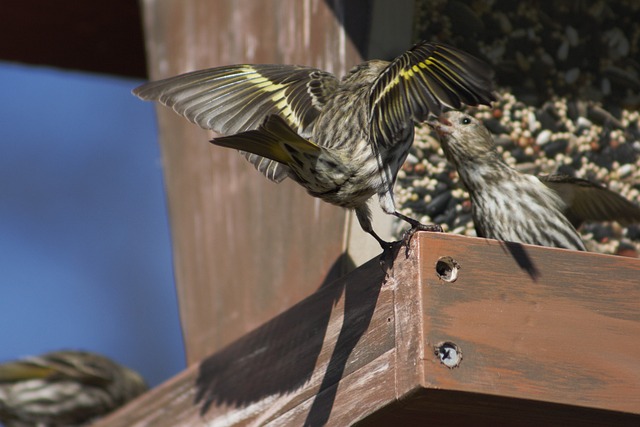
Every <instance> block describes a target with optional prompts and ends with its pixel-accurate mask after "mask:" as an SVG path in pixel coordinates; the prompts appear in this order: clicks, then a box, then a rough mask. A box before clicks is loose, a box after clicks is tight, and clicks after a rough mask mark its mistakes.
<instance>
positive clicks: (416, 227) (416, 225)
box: [401, 220, 443, 257]
mask: <svg viewBox="0 0 640 427" xmlns="http://www.w3.org/2000/svg"><path fill="white" fill-rule="evenodd" d="M407 222H408V223H409V224H411V228H409V229H408V230H407V231H405V232H404V234H403V235H402V240H401V242H402V244H403V245H405V248H406V249H405V256H406V257H409V255H410V254H411V239H412V238H413V235H414V234H416V232H417V231H430V232H435V233H442V231H443V230H442V227H440V225H438V224H422V223H421V222H418V221H416V220H411V221H407Z"/></svg>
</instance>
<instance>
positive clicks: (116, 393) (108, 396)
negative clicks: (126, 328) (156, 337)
mask: <svg viewBox="0 0 640 427" xmlns="http://www.w3.org/2000/svg"><path fill="white" fill-rule="evenodd" d="M146 390H147V385H146V384H145V382H144V380H143V379H142V377H141V376H140V375H139V374H137V373H136V372H134V371H132V370H131V369H128V368H126V367H124V366H122V365H119V364H117V363H115V362H113V361H111V360H109V359H107V358H106V357H104V356H101V355H98V354H95V353H88V352H81V351H56V352H52V353H47V354H44V355H42V356H36V357H28V358H25V359H22V360H16V361H13V362H8V363H4V364H2V365H0V422H2V423H3V424H4V425H5V426H6V427H12V426H73V425H82V424H84V423H87V422H89V421H91V420H93V419H95V418H96V417H99V416H102V415H105V414H107V413H109V412H111V411H113V410H114V409H116V408H118V407H120V406H122V405H124V404H125V403H126V402H128V401H129V400H131V399H133V398H135V397H136V396H138V395H140V394H142V393H144V392H145V391H146Z"/></svg>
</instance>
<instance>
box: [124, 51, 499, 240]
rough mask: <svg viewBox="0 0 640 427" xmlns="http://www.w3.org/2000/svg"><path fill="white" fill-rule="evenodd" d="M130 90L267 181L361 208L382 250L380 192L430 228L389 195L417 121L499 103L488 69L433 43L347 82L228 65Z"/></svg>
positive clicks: (299, 70)
mask: <svg viewBox="0 0 640 427" xmlns="http://www.w3.org/2000/svg"><path fill="white" fill-rule="evenodd" d="M133 93H134V94H135V95H137V96H138V97H140V98H142V99H144V100H154V101H159V102H160V103H162V104H164V105H166V106H168V107H171V108H173V110H174V111H175V112H176V113H178V114H181V115H182V116H184V117H186V118H187V119H189V120H190V121H192V122H193V123H196V124H197V125H199V126H200V127H202V128H205V129H211V130H213V131H215V132H217V133H219V134H222V135H228V136H225V137H220V138H215V139H213V140H212V141H211V142H213V143H214V144H216V145H220V146H223V147H230V148H235V149H237V150H240V151H241V152H243V154H244V156H245V157H246V158H247V159H248V160H249V162H251V163H252V164H253V165H254V166H255V167H256V169H257V170H258V171H260V172H261V173H262V174H263V175H264V176H266V177H267V178H268V179H270V180H271V181H274V182H280V181H282V180H283V179H285V178H291V179H293V180H294V181H296V182H298V183H299V184H300V185H302V186H303V187H304V188H305V189H306V190H307V191H308V192H309V194H311V195H312V196H315V197H319V198H321V199H322V200H324V201H326V202H329V203H332V204H334V205H338V206H342V207H344V208H347V209H353V210H355V212H356V216H357V218H358V220H359V222H360V225H361V226H362V228H363V229H364V231H366V232H367V233H369V234H371V235H372V236H373V237H374V238H375V239H376V240H377V241H378V242H379V243H380V245H381V246H382V248H383V249H386V248H388V247H389V244H388V243H387V242H385V241H384V240H382V239H381V238H380V237H379V236H378V235H377V234H376V233H375V232H374V230H373V228H372V226H371V219H370V212H369V209H368V207H367V205H366V202H367V200H368V199H369V198H370V197H372V196H373V195H375V194H377V195H378V197H379V201H380V205H381V207H382V209H383V210H384V212H386V213H387V214H390V215H395V216H396V217H398V218H401V219H403V220H405V221H407V222H409V223H410V224H411V225H412V227H420V228H423V227H424V228H427V229H429V228H430V227H427V226H422V224H420V223H419V222H418V221H416V220H414V219H411V218H408V217H406V216H404V215H402V214H401V213H399V212H397V211H396V208H395V203H394V198H393V185H394V183H395V180H396V175H397V173H398V169H399V168H400V166H401V165H402V163H403V162H404V160H405V158H406V156H407V153H408V150H409V148H410V146H411V144H412V143H413V136H414V123H416V122H420V121H423V120H425V119H427V118H428V117H429V115H430V114H433V115H436V116H437V115H439V114H440V113H441V112H442V111H443V109H444V108H445V107H447V108H460V107H461V106H462V105H463V104H467V105H478V104H487V105H488V104H489V103H490V102H491V101H493V100H494V96H493V94H492V71H491V70H490V68H489V66H488V65H487V64H485V63H484V62H482V61H480V60H479V59H476V58H474V57H473V56H471V55H469V54H467V53H465V52H462V51H460V50H458V49H456V48H453V47H450V46H447V45H444V44H436V43H427V42H422V43H419V44H417V45H415V46H414V47H413V48H412V49H410V50H409V51H407V52H405V53H403V54H402V55H400V56H399V57H397V58H395V59H394V60H393V61H391V62H387V61H381V60H372V61H367V62H364V63H362V64H360V65H357V66H356V67H354V68H353V69H352V70H351V71H350V72H349V73H348V74H347V75H346V76H344V77H343V78H342V79H341V80H339V79H338V78H336V77H335V76H334V75H332V74H330V73H327V72H325V71H321V70H318V69H314V68H309V67H302V66H295V65H231V66H224V67H219V68H212V69H208V70H201V71H195V72H191V73H187V74H183V75H179V76H176V77H171V78H168V79H165V80H160V81H156V82H150V83H147V84H144V85H142V86H140V87H138V88H136V89H134V91H133ZM431 228H436V229H437V228H438V227H436V226H433V227H431Z"/></svg>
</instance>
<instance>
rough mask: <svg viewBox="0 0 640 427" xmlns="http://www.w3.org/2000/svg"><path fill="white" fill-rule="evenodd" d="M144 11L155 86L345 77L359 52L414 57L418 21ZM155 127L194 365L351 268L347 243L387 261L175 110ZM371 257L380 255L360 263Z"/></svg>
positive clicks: (300, 11) (221, 7)
mask: <svg viewBox="0 0 640 427" xmlns="http://www.w3.org/2000/svg"><path fill="white" fill-rule="evenodd" d="M143 5H144V10H143V15H144V17H145V23H144V26H145V32H146V38H147V42H146V43H147V52H148V57H149V59H148V63H149V67H150V76H151V78H153V79H159V78H163V77H168V76H172V75H176V74H180V73H183V72H187V71H191V70H195V69H202V68H207V67H214V66H219V65H226V64H237V63H288V64H301V65H309V66H314V67H318V68H321V69H324V70H327V71H330V72H333V73H335V74H336V75H338V76H342V75H344V74H345V73H346V72H347V71H348V70H349V69H350V68H351V67H352V66H353V65H355V64H357V63H359V62H361V61H362V55H363V52H364V54H366V52H369V51H372V52H374V53H375V54H376V55H382V54H385V55H387V56H388V57H393V56H395V55H397V54H399V53H400V52H402V51H404V50H406V49H407V48H408V47H409V44H410V41H409V36H410V29H411V25H410V22H411V14H412V12H413V8H412V5H413V1H412V0H411V1H408V0H401V1H400V2H399V3H394V4H389V3H388V2H380V1H376V2H373V3H372V2H371V1H368V0H353V1H341V0H307V1H299V0H268V1H260V2H257V1H254V0H215V1H212V0H188V1H182V0H149V1H146V2H143ZM385 18H386V19H387V20H389V19H391V20H390V21H388V22H394V23H398V22H400V21H402V20H404V21H406V22H405V25H404V26H403V27H402V28H403V30H402V31H391V29H390V28H389V27H381V28H383V29H385V34H383V35H380V34H376V35H375V36H372V35H371V34H372V27H371V25H372V22H380V21H384V19H385ZM387 32H388V33H389V34H386V33H387ZM394 33H397V34H395V35H393V34H394ZM381 40H384V41H385V42H384V43H382V42H381ZM370 42H375V48H374V47H372V46H371V45H370V44H369V43H370ZM394 46H395V48H394ZM158 118H159V125H160V141H161V147H162V157H163V166H164V175H165V183H166V190H167V195H168V201H169V211H170V220H171V229H172V239H173V250H174V259H175V275H176V282H177V288H178V299H179V303H180V315H181V321H182V328H183V332H184V337H185V347H186V355H187V362H188V363H189V364H192V363H195V362H197V361H199V360H201V359H202V358H204V357H205V356H207V355H209V354H211V353H212V352H214V351H216V350H218V349H220V348H222V347H223V346H224V345H226V344H228V343H229V342H231V341H232V340H234V339H236V338H238V337H240V336H241V335H243V334H244V333H246V332H248V331H250V330H251V329H253V328H255V327H257V326H258V325H260V324H261V323H263V322H265V321H267V320H268V319H270V318H272V317H273V316H275V315H277V314H278V313H280V312H282V311H283V310H285V309H286V308H288V307H291V306H292V305H293V304H295V303H296V302H298V301H300V300H302V299H303V298H305V297H306V296H308V295H310V294H311V293H313V292H314V291H316V290H317V289H318V288H320V287H322V286H323V285H326V284H327V283H329V282H331V281H333V280H334V279H336V278H337V277H340V276H341V275H343V274H344V273H346V272H347V271H349V270H350V269H351V268H353V263H352V259H351V255H353V254H354V251H350V253H349V255H343V254H344V253H345V251H346V250H347V246H348V245H349V244H350V245H351V246H352V247H354V246H355V247H356V248H357V252H356V255H360V256H359V258H358V259H359V260H362V259H363V258H364V260H368V259H369V258H371V256H373V255H375V254H377V253H379V252H380V247H379V246H378V245H377V243H376V242H375V241H374V240H373V239H372V238H371V237H370V236H369V235H367V234H365V233H364V232H362V231H361V230H360V228H359V226H357V225H355V227H356V229H354V230H353V232H350V230H351V225H350V224H351V222H350V220H349V218H348V217H347V216H346V212H345V211H344V210H343V209H341V208H338V207H335V206H331V205H328V204H326V203H324V202H321V201H320V200H318V199H314V198H312V197H310V196H309V195H307V194H306V192H305V191H304V190H303V189H302V188H301V187H300V186H298V185H297V184H294V183H293V182H291V181H289V180H287V181H285V182H283V183H282V184H279V185H276V184H273V183H271V182H269V181H267V180H266V179H264V178H263V177H261V176H260V175H259V174H258V173H257V172H256V171H255V170H254V169H253V167H252V166H251V165H250V164H249V163H248V162H246V161H245V160H244V159H243V158H242V157H241V156H240V155H239V154H238V153H236V152H234V151H231V150H226V149H222V148H219V147H214V146H212V145H211V144H209V143H208V140H209V139H211V137H212V135H211V134H210V133H207V132H206V131H203V130H201V129H199V128H198V127H197V126H195V125H193V124H191V123H189V122H187V121H186V120H185V119H184V118H182V117H179V116H177V115H176V114H175V113H174V112H172V111H171V110H170V109H167V108H165V107H159V108H158ZM387 217H388V215H387ZM387 221H388V219H387ZM376 224H377V226H379V223H376ZM383 235H384V233H383ZM358 238H359V241H358ZM354 239H356V240H354ZM366 247H370V248H373V249H370V250H369V251H368V252H363V248H366Z"/></svg>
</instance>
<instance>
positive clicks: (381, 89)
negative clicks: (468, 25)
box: [370, 42, 495, 145]
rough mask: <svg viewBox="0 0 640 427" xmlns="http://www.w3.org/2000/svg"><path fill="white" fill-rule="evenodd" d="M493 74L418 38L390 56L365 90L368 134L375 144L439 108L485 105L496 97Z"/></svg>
mask: <svg viewBox="0 0 640 427" xmlns="http://www.w3.org/2000/svg"><path fill="white" fill-rule="evenodd" d="M492 78H493V72H492V71H491V69H490V67H489V66H488V65H487V64H486V63H484V62H482V61H481V60H479V59H477V58H475V57H473V56H471V55H469V54H467V53H465V52H463V51H461V50H458V49H456V48H454V47H451V46H447V45H444V44H439V43H426V42H422V43H420V44H417V45H416V46H414V47H413V48H412V49H411V50H409V51H407V52H405V53H404V54H402V55H400V56H399V57H397V58H396V59H395V60H393V61H392V62H391V63H390V64H389V65H388V66H387V68H386V69H385V70H383V71H382V73H381V74H380V76H379V77H378V79H377V80H376V82H375V83H374V84H373V86H372V89H371V93H370V120H371V122H370V126H371V129H370V130H371V135H372V136H373V138H374V139H375V140H376V142H377V143H378V144H382V145H388V144H392V143H394V141H393V139H392V136H393V135H396V134H398V133H399V132H401V131H402V129H405V128H406V127H408V126H412V125H413V122H420V121H423V120H425V119H427V118H428V116H429V115H430V114H433V115H436V116H437V115H440V114H441V113H442V111H443V109H444V108H446V107H448V108H454V109H458V108H460V107H461V106H462V105H463V104H466V105H471V106H475V105H479V104H486V105H489V104H490V103H491V101H494V100H495V97H494V95H493V93H492V90H493V83H492Z"/></svg>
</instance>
